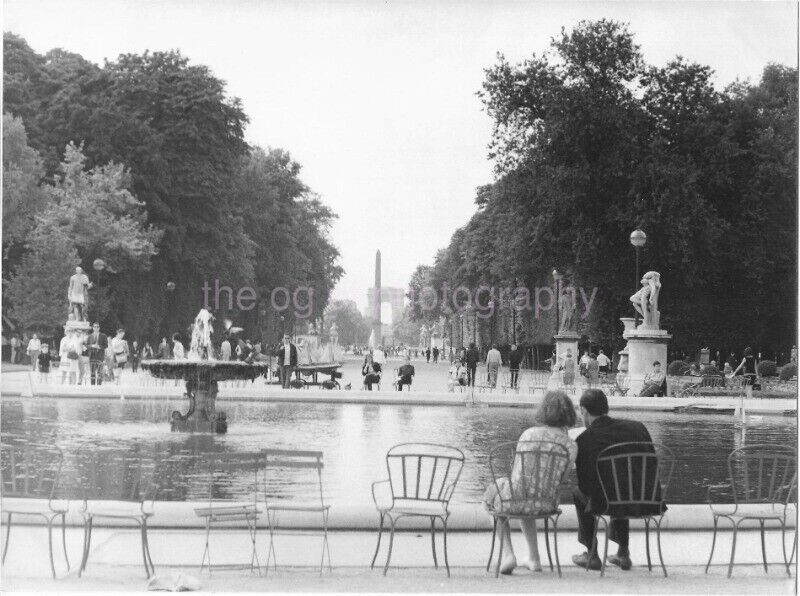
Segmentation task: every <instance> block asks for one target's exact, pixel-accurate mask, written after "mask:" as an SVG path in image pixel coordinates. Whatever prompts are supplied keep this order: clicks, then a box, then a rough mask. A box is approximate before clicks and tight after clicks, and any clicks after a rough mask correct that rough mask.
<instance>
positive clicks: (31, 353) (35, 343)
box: [27, 333, 42, 372]
mask: <svg viewBox="0 0 800 596" xmlns="http://www.w3.org/2000/svg"><path fill="white" fill-rule="evenodd" d="M41 350H42V342H41V341H40V340H39V336H38V335H36V334H35V333H34V334H33V335H32V336H31V339H30V341H29V342H28V349H27V352H28V358H30V359H31V370H32V371H34V372H36V367H37V366H38V365H39V360H38V358H39V352H41Z"/></svg>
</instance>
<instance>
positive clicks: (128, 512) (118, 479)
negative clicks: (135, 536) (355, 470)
mask: <svg viewBox="0 0 800 596" xmlns="http://www.w3.org/2000/svg"><path fill="white" fill-rule="evenodd" d="M74 465H75V470H76V475H77V480H78V485H79V486H78V489H79V491H80V497H81V500H82V501H83V502H82V505H81V507H80V509H79V511H78V513H80V515H81V516H82V517H83V532H84V534H83V556H82V558H81V566H80V568H79V569H78V576H80V575H81V574H82V573H83V572H84V571H85V570H86V565H87V563H88V561H89V552H90V549H91V543H92V526H93V523H94V520H95V519H98V518H104V519H112V520H123V519H127V520H132V521H134V522H136V524H137V525H138V526H139V530H140V532H141V543H142V561H143V563H144V569H145V573H146V575H147V577H148V578H149V577H150V575H151V574H153V573H155V566H154V565H153V560H152V558H151V556H150V544H149V542H148V538H147V520H148V519H149V518H150V517H152V515H153V502H154V500H155V493H156V486H155V482H154V472H155V468H156V461H155V457H154V453H151V452H150V451H149V450H148V452H147V455H145V452H144V451H143V450H142V449H136V448H118V447H113V446H108V445H101V444H97V443H93V442H88V443H84V444H83V445H81V446H80V448H79V449H78V450H77V451H76V452H75V461H74Z"/></svg>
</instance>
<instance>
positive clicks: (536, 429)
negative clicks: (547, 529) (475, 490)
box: [483, 391, 578, 574]
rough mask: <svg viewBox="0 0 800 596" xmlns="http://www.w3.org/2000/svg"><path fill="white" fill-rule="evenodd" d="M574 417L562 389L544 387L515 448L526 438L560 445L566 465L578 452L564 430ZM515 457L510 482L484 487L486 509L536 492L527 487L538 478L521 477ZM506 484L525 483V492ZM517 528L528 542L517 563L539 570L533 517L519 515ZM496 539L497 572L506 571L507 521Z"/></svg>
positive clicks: (510, 557) (509, 555)
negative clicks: (524, 555)
mask: <svg viewBox="0 0 800 596" xmlns="http://www.w3.org/2000/svg"><path fill="white" fill-rule="evenodd" d="M575 420H576V415H575V406H574V405H573V403H572V400H571V399H570V398H569V397H568V396H567V394H566V393H564V392H563V391H548V392H547V394H546V395H545V396H544V399H543V400H542V403H541V404H540V405H539V408H538V409H537V410H536V414H535V416H534V422H535V426H533V427H531V428H529V429H528V430H526V431H524V432H523V433H522V435H521V436H520V438H519V442H518V445H517V450H518V451H523V450H525V448H526V442H527V441H548V442H551V443H555V444H557V445H562V446H563V447H564V448H565V449H566V450H567V453H568V454H569V461H568V462H566V465H567V466H568V467H570V466H572V465H574V464H575V458H576V456H577V455H578V446H577V445H576V444H575V441H573V440H572V439H571V438H570V436H569V435H568V434H567V431H568V430H569V429H570V428H572V427H573V426H574V425H575ZM519 459H520V458H515V459H514V465H513V468H512V470H511V482H510V483H509V480H508V479H507V478H500V479H498V480H497V482H496V483H492V484H490V485H489V486H488V487H487V488H486V492H485V493H484V495H483V500H484V503H485V504H486V506H487V507H488V508H489V509H490V510H493V511H500V510H501V509H502V507H503V500H505V501H508V500H510V499H514V500H515V501H516V500H518V499H519V500H522V499H525V498H527V497H529V496H530V493H531V492H532V493H533V494H536V491H535V489H534V490H533V491H531V490H530V489H532V488H534V487H535V486H536V485H537V484H538V483H540V482H541V481H542V479H541V478H540V479H538V480H537V479H536V478H531V479H530V480H528V481H523V470H522V462H521V461H519ZM540 472H541V473H542V474H544V472H545V469H544V468H542V469H541V470H540ZM509 484H510V486H513V487H514V489H515V492H516V489H517V488H519V487H520V485H522V486H523V487H524V486H525V485H527V487H528V489H529V491H528V492H529V495H512V494H511V488H510V486H509ZM498 491H499V492H498ZM501 496H502V499H501ZM525 506H526V507H529V508H530V509H531V510H534V509H538V508H540V507H542V508H544V509H549V508H550V507H551V504H546V503H537V502H536V501H535V500H530V501H527V502H526V503H525ZM520 528H521V529H522V534H523V535H524V536H525V541H526V543H527V545H528V557H527V558H526V559H525V560H524V561H522V563H520V566H522V567H527V568H528V569H530V570H531V571H541V570H542V563H541V560H540V558H539V546H538V542H537V539H536V521H535V520H532V519H521V520H520ZM500 540H501V541H502V547H501V548H502V551H503V560H502V561H500V573H504V574H510V573H511V572H512V571H514V569H515V568H516V567H517V559H516V557H515V556H514V548H513V547H512V545H511V532H510V530H509V525H508V524H501V528H500Z"/></svg>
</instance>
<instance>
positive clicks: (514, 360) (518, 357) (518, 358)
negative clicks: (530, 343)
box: [508, 349, 522, 370]
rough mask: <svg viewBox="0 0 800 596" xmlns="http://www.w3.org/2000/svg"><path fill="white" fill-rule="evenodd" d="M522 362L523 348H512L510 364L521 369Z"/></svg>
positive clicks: (509, 354) (516, 368)
mask: <svg viewBox="0 0 800 596" xmlns="http://www.w3.org/2000/svg"><path fill="white" fill-rule="evenodd" d="M521 363H522V350H519V349H517V350H511V351H510V352H509V353H508V365H509V368H511V369H512V370H519V365H520V364H521Z"/></svg>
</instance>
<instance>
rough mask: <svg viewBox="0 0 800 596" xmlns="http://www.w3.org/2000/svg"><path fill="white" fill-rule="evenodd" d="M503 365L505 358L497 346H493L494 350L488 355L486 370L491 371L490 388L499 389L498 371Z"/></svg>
mask: <svg viewBox="0 0 800 596" xmlns="http://www.w3.org/2000/svg"><path fill="white" fill-rule="evenodd" d="M502 363H503V357H502V356H501V355H500V350H498V349H497V345H496V344H494V345H492V349H491V350H489V353H488V354H486V368H487V369H488V371H489V387H491V388H492V389H494V388H495V387H497V371H498V370H499V369H500V365H501V364H502Z"/></svg>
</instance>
